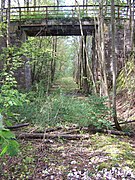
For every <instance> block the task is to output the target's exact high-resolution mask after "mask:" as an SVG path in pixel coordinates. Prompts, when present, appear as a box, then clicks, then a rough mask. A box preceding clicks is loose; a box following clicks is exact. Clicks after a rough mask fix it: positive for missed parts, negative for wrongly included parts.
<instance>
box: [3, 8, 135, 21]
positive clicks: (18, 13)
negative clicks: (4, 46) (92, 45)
mask: <svg viewBox="0 0 135 180" xmlns="http://www.w3.org/2000/svg"><path fill="white" fill-rule="evenodd" d="M99 11H100V10H99V5H87V6H83V5H80V6H31V7H12V8H11V10H10V13H11V17H10V18H11V21H23V20H35V19H51V18H52V19H58V18H71V17H75V18H76V17H78V16H80V17H81V18H88V17H90V18H93V17H98V15H99ZM129 11H130V10H129V6H127V5H123V6H119V5H116V6H115V17H116V18H119V19H130V18H131V17H130V16H131V13H130V12H129ZM132 11H133V12H135V7H132ZM103 15H104V17H105V18H110V17H111V6H110V5H108V6H103ZM134 16H135V15H134ZM3 17H4V18H3V19H4V21H6V19H7V9H6V8H5V9H4V11H3Z"/></svg>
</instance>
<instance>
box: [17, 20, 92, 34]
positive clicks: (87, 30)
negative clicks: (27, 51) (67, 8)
mask: <svg viewBox="0 0 135 180" xmlns="http://www.w3.org/2000/svg"><path fill="white" fill-rule="evenodd" d="M19 28H21V30H23V31H25V32H26V34H27V36H81V35H82V34H83V35H85V36H87V35H92V34H93V32H94V31H95V25H94V22H93V20H92V19H91V18H89V19H84V20H81V22H79V20H76V19H73V18H70V19H69V18H68V19H64V20H63V19H61V20H42V21H38V22H32V23H29V22H27V23H25V24H23V23H22V24H21V26H20V27H19Z"/></svg>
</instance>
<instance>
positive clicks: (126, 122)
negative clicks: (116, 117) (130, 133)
mask: <svg viewBox="0 0 135 180" xmlns="http://www.w3.org/2000/svg"><path fill="white" fill-rule="evenodd" d="M133 122H135V120H132V121H125V122H120V123H119V124H128V123H133ZM111 126H115V124H112V125H111Z"/></svg>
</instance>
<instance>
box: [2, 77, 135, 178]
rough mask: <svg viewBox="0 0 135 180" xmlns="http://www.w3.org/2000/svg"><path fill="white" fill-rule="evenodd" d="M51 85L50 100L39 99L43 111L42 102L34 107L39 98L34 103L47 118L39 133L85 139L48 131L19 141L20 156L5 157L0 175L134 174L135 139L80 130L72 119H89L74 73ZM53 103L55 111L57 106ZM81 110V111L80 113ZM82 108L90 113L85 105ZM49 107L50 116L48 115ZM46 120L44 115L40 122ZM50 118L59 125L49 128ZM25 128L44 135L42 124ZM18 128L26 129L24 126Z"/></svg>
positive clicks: (52, 133)
mask: <svg viewBox="0 0 135 180" xmlns="http://www.w3.org/2000/svg"><path fill="white" fill-rule="evenodd" d="M52 90H53V92H52V91H51V94H50V97H51V99H48V101H46V103H45V99H44V100H43V99H42V101H41V100H40V101H38V107H40V106H41V107H42V108H40V111H39V109H38V108H37V106H36V108H35V104H34V103H33V104H32V105H33V110H34V113H35V114H36V116H37V118H42V121H45V122H44V126H43V124H42V128H40V133H41V131H42V132H44V133H48V134H50V135H52V136H53V135H54V134H55V135H56V134H64V135H74V136H75V135H78V136H80V137H81V138H77V139H73V138H72V139H67V138H61V137H60V136H58V137H57V138H51V136H50V137H47V136H44V137H43V138H39V139H33V140H32V139H27V138H24V139H21V140H19V142H20V146H21V147H20V153H19V154H18V156H16V157H12V158H10V157H8V156H7V157H6V158H3V159H1V166H0V168H1V169H0V171H1V172H0V179H2V180H7V179H13V180H16V179H18V180H20V179H29V180H41V179H46V180H51V179H54V180H77V179H78V180H81V179H82V180H89V179H90V180H91V179H92V180H102V179H108V180H109V179H110V180H112V179H113V180H115V179H116V180H117V179H118V180H122V179H127V180H130V179H131V180H132V179H135V161H134V160H135V149H134V147H133V146H132V143H131V141H132V139H131V138H129V137H123V136H114V135H110V134H107V135H104V134H98V133H96V134H88V133H85V132H83V131H81V130H80V129H79V128H77V127H76V125H75V124H74V125H73V122H77V121H79V119H80V118H82V119H85V118H87V116H86V117H84V114H83V117H81V116H82V115H81V114H82V113H83V112H82V111H81V108H83V106H85V103H86V102H87V97H85V96H84V95H82V94H81V93H79V92H78V90H77V86H76V84H74V83H73V81H71V79H70V78H68V79H64V78H63V79H62V81H61V82H57V84H56V85H55V86H54V87H53V89H52ZM40 95H41V94H40ZM76 99H77V101H76ZM78 99H79V100H78ZM52 102H53V103H52ZM82 102H83V106H82ZM36 103H37V102H36ZM52 104H54V105H55V106H53V105H52ZM79 105H80V106H79ZM29 106H30V105H29ZM69 106H71V107H69ZM48 107H49V108H48ZM54 107H56V110H53V111H52V108H54ZM35 109H36V110H37V111H38V113H40V115H38V113H37V112H36V111H35ZM54 109H55V108H54ZM27 110H28V108H27ZM22 111H23V109H22ZM78 111H81V114H80V113H79V112H78ZM83 111H84V113H86V112H87V111H86V109H83ZM46 112H47V114H48V116H46ZM48 112H49V113H50V114H49V113H48ZM25 113H26V111H25ZM34 113H33V114H32V112H31V118H32V119H34V121H35V123H36V124H37V121H36V120H35V119H36V118H35V117H34ZM51 113H52V114H51ZM69 113H70V114H69ZM41 114H42V115H41ZM45 117H46V118H45ZM27 118H29V116H27ZM62 119H64V120H66V123H65V122H62ZM37 120H39V119H37ZM34 121H33V122H34ZM42 121H41V120H40V121H39V124H40V122H42ZM49 121H54V123H55V122H56V124H57V126H56V127H55V128H54V125H56V124H53V123H52V124H51V125H50V126H48V127H47V126H46V127H45V123H47V122H48V124H49ZM52 125H53V126H52ZM40 127H41V126H40ZM22 131H23V132H24V131H25V132H29V133H33V132H37V131H38V132H37V133H38V134H40V133H39V126H38V127H37V125H36V126H32V127H28V128H25V129H24V130H22ZM17 133H18V134H21V132H20V131H19V132H17Z"/></svg>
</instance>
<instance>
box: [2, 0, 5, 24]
mask: <svg viewBox="0 0 135 180" xmlns="http://www.w3.org/2000/svg"><path fill="white" fill-rule="evenodd" d="M4 8H5V0H1V22H3V13H4Z"/></svg>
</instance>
